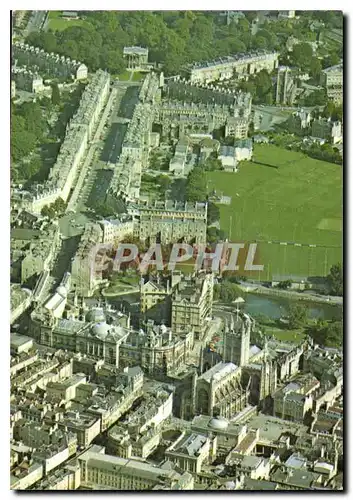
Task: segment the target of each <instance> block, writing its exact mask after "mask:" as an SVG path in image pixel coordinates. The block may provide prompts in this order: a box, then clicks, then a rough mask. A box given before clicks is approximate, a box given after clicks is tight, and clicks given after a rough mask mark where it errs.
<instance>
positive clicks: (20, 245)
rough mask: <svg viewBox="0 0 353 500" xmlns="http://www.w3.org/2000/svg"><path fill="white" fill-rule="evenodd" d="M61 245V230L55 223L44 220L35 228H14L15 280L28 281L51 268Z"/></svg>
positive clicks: (13, 263) (12, 258) (12, 240)
mask: <svg viewBox="0 0 353 500" xmlns="http://www.w3.org/2000/svg"><path fill="white" fill-rule="evenodd" d="M59 246H60V231H59V227H58V226H57V225H55V224H47V223H45V222H44V223H42V224H39V225H38V226H35V227H33V228H26V227H16V228H14V229H12V230H11V262H12V272H13V273H14V276H13V278H14V279H15V281H21V283H26V282H28V280H33V279H35V278H38V277H39V275H40V273H41V272H42V271H45V270H49V269H50V266H51V264H52V262H53V259H54V257H55V256H56V254H57V252H58V250H59ZM16 270H17V271H16Z"/></svg>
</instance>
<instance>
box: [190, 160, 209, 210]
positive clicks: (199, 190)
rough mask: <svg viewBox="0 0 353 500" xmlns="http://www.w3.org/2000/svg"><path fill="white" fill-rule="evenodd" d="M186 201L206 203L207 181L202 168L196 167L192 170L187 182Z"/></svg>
mask: <svg viewBox="0 0 353 500" xmlns="http://www.w3.org/2000/svg"><path fill="white" fill-rule="evenodd" d="M185 199H186V200H187V201H191V202H194V203H195V202H196V201H200V202H202V201H206V199H207V180H206V174H205V171H204V169H203V168H202V167H199V166H198V167H195V168H193V169H192V170H191V172H190V173H189V175H188V178H187V181H186V189H185Z"/></svg>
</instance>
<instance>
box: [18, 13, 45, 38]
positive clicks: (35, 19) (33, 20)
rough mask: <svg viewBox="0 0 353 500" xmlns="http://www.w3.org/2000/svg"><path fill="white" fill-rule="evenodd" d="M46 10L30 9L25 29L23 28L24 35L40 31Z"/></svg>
mask: <svg viewBox="0 0 353 500" xmlns="http://www.w3.org/2000/svg"><path fill="white" fill-rule="evenodd" d="M47 13H48V11H47V10H34V11H32V15H31V17H30V19H29V21H28V24H27V26H26V29H25V30H24V32H23V34H24V36H25V37H26V36H28V35H29V34H30V33H33V32H35V31H41V30H42V28H43V24H44V22H45V20H46V17H47Z"/></svg>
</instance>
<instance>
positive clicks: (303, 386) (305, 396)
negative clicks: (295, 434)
mask: <svg viewBox="0 0 353 500" xmlns="http://www.w3.org/2000/svg"><path fill="white" fill-rule="evenodd" d="M319 386H320V382H319V381H318V380H317V379H316V378H315V377H313V376H312V375H311V374H305V375H304V376H297V377H295V378H293V379H291V381H290V382H289V383H288V384H286V385H285V386H284V387H281V388H280V389H278V390H277V391H276V392H275V393H274V394H273V395H272V398H273V401H274V404H273V415H274V416H275V417H278V418H282V419H284V420H291V421H297V422H304V420H305V419H306V418H307V417H308V416H310V413H311V411H312V408H313V396H314V393H315V391H316V390H317V389H318V388H319Z"/></svg>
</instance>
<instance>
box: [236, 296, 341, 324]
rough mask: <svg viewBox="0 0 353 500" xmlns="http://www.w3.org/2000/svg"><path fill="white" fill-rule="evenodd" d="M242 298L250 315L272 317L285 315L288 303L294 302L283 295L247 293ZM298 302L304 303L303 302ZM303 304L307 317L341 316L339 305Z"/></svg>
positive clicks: (337, 317) (326, 317) (328, 317)
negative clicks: (270, 295)
mask: <svg viewBox="0 0 353 500" xmlns="http://www.w3.org/2000/svg"><path fill="white" fill-rule="evenodd" d="M244 299H245V303H244V306H243V307H244V310H245V311H246V312H248V313H249V314H250V315H256V314H264V315H265V316H268V317H269V318H273V319H278V318H280V317H282V316H286V315H287V314H288V311H289V305H290V304H293V303H294V301H293V300H290V299H286V298H283V297H269V296H266V295H255V294H252V293H247V294H246V295H245V296H244ZM300 303H301V304H304V303H303V302H300ZM305 305H306V306H307V308H308V317H309V318H312V319H314V318H322V319H326V320H328V319H332V318H335V319H339V318H340V317H341V316H342V308H341V307H340V306H336V305H332V304H322V303H315V302H305Z"/></svg>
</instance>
